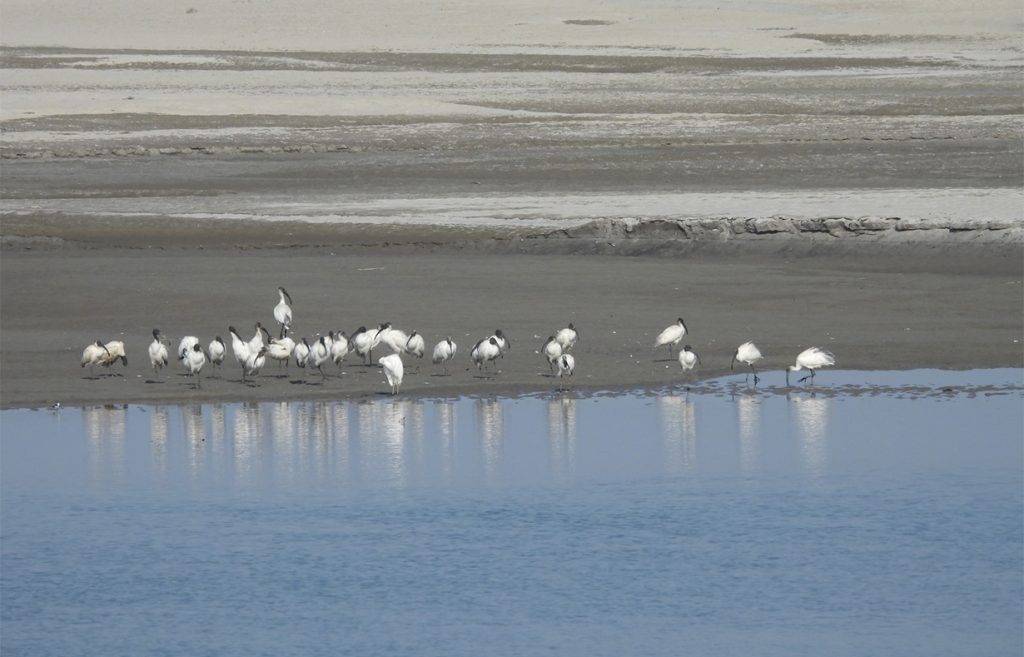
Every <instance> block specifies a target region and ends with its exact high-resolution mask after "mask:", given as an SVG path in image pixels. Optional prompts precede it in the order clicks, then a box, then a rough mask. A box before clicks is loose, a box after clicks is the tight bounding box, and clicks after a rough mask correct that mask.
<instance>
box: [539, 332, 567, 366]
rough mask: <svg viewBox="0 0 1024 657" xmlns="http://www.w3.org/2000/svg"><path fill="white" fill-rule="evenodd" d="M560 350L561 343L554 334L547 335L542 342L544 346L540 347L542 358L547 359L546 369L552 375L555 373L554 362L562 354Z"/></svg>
mask: <svg viewBox="0 0 1024 657" xmlns="http://www.w3.org/2000/svg"><path fill="white" fill-rule="evenodd" d="M562 351H563V350H562V345H561V343H560V342H558V338H557V337H556V336H554V335H552V336H551V337H549V338H548V339H547V340H546V341H545V342H544V346H543V347H541V348H540V353H541V354H543V355H544V358H547V359H548V370H550V372H551V375H552V376H554V374H555V364H556V363H557V362H558V359H559V357H560V356H561V355H562Z"/></svg>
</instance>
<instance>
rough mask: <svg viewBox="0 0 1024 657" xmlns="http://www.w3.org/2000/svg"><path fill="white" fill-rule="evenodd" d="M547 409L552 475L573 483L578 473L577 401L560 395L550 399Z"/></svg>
mask: <svg viewBox="0 0 1024 657" xmlns="http://www.w3.org/2000/svg"><path fill="white" fill-rule="evenodd" d="M547 407H548V408H547V410H548V451H549V459H550V461H551V471H552V474H553V475H554V476H555V477H557V478H561V479H563V480H565V481H572V479H573V476H574V474H575V471H576V399H575V397H569V396H562V395H559V396H556V397H552V398H551V399H549V400H548V404H547Z"/></svg>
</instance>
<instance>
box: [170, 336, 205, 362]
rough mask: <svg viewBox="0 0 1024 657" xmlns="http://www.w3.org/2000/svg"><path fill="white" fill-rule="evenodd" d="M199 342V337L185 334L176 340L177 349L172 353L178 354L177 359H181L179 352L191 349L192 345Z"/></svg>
mask: <svg viewBox="0 0 1024 657" xmlns="http://www.w3.org/2000/svg"><path fill="white" fill-rule="evenodd" d="M197 344H199V338H197V337H196V336H194V335H186V336H185V337H183V338H182V339H181V340H179V341H178V350H177V351H175V352H174V353H176V354H178V359H179V360H181V352H183V351H192V347H194V346H196V345H197Z"/></svg>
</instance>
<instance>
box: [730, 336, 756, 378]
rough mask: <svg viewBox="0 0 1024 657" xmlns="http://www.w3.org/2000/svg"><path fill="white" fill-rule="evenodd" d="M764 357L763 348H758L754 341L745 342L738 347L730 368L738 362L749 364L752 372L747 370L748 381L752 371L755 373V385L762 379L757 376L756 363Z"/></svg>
mask: <svg viewBox="0 0 1024 657" xmlns="http://www.w3.org/2000/svg"><path fill="white" fill-rule="evenodd" d="M762 358H763V356H762V355H761V350H760V349H758V348H757V347H756V346H755V345H754V343H753V342H744V343H743V344H741V345H740V346H739V347H737V348H736V353H734V354H733V355H732V362H731V363H729V369H730V370H731V369H733V368H734V367H735V366H736V363H737V362H739V363H743V364H744V365H749V366H750V372H747V378H746V380H747V381H748V382H749V381H750V374H751V372H752V373H753V374H754V385H755V386H756V385H757V382H758V381H760V380H761V379H760V377H758V376H757V370H756V369H755V368H754V363H756V362H757V361H759V360H761V359H762Z"/></svg>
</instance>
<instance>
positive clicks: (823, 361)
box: [786, 347, 836, 386]
mask: <svg viewBox="0 0 1024 657" xmlns="http://www.w3.org/2000/svg"><path fill="white" fill-rule="evenodd" d="M835 364H836V357H835V356H833V355H832V353H831V352H828V351H824V350H822V349H819V348H818V347H811V348H809V349H804V350H803V351H801V352H800V354H799V355H798V356H797V357H796V364H795V365H790V366H789V367H787V368H786V385H787V386H788V385H789V373H790V372H799V371H800V370H810V372H811V373H810V374H808V375H807V376H805V377H803V378H802V379H800V380H799V381H797V383H803V382H804V381H806V380H807V379H810V380H811V384H813V383H814V372H815V370H817V369H819V368H822V367H832V366H833V365H835Z"/></svg>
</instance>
